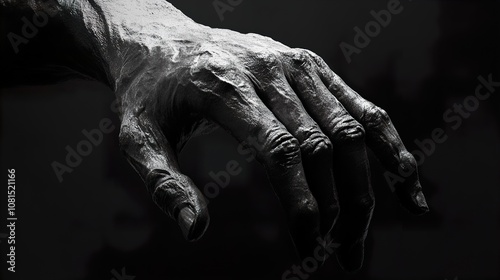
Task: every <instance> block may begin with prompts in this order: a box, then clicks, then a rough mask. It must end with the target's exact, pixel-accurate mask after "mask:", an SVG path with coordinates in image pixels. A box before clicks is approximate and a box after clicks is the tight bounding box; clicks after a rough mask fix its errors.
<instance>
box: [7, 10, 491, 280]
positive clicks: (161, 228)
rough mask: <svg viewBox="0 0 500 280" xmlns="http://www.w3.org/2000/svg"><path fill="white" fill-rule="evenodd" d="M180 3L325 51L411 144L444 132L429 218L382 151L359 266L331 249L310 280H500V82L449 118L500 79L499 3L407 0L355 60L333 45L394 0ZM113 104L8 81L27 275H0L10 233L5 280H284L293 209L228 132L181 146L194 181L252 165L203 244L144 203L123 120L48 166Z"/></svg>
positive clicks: (213, 21) (429, 169)
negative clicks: (394, 187)
mask: <svg viewBox="0 0 500 280" xmlns="http://www.w3.org/2000/svg"><path fill="white" fill-rule="evenodd" d="M171 2H172V3H173V4H174V5H175V6H176V7H178V8H179V9H181V10H182V11H183V12H184V13H186V14H187V15H189V16H191V17H192V18H193V19H194V20H196V21H198V22H200V23H203V24H207V25H210V26H213V27H222V28H231V29H235V30H238V31H241V32H253V33H260V34H264V35H267V36H270V37H272V38H274V39H276V40H278V41H281V42H283V43H285V44H287V45H289V46H292V47H301V48H307V49H310V50H312V51H314V52H316V53H318V54H319V55H320V56H322V57H323V58H324V59H325V60H326V61H327V62H328V64H329V65H330V66H331V67H332V69H333V70H334V71H335V72H336V73H338V74H339V75H340V76H341V77H343V78H344V80H345V81H346V82H347V83H348V84H349V85H350V86H351V87H353V88H354V89H355V90H357V91H358V92H360V93H361V94H362V95H363V96H365V97H366V98H367V99H369V100H371V101H373V102H374V103H376V104H378V105H379V106H381V107H383V108H384V109H386V110H387V111H388V112H389V114H390V115H391V117H392V119H393V122H394V123H395V125H396V127H397V128H398V130H399V132H400V134H401V137H402V138H403V140H404V142H405V144H406V146H407V147H408V149H409V150H410V151H412V150H414V149H416V148H417V147H416V146H415V143H414V140H415V139H420V140H422V139H424V138H429V137H430V135H431V132H432V131H433V130H434V129H435V128H443V129H444V130H446V131H447V135H448V139H447V141H446V142H445V143H442V144H438V145H437V146H436V150H435V152H434V153H432V154H430V155H429V156H427V157H426V158H425V162H424V163H423V165H421V167H420V170H421V180H422V185H423V187H424V191H425V193H426V195H427V197H428V202H429V205H430V208H431V213H429V214H428V215H426V216H423V217H412V216H411V215H409V214H408V213H407V212H405V211H404V210H403V209H401V208H400V207H399V205H398V203H397V201H396V200H395V199H394V197H393V195H392V194H391V193H390V191H389V190H388V187H387V185H386V183H385V180H384V177H383V176H382V174H383V170H382V169H381V167H380V166H379V164H378V162H377V161H376V160H373V161H372V163H373V164H372V165H373V167H372V170H373V182H374V188H375V190H376V198H377V207H376V210H375V215H374V220H373V225H372V228H371V231H370V233H369V236H368V240H367V256H366V263H365V265H364V267H363V269H362V270H361V271H360V272H358V273H356V274H345V273H343V272H341V271H340V269H339V268H338V265H337V264H336V261H335V260H334V258H332V259H330V260H328V262H327V263H326V265H325V266H324V267H323V268H321V269H320V270H319V271H318V273H316V274H315V275H314V276H313V277H311V278H310V279H440V280H441V279H455V277H456V279H460V280H462V279H500V268H499V267H500V266H499V264H500V244H499V243H500V242H499V238H498V236H500V235H499V233H500V219H499V218H500V210H499V198H500V194H499V192H500V172H499V171H500V135H499V128H500V113H499V110H500V107H499V105H500V98H499V96H498V93H499V92H500V89H499V91H498V92H495V93H494V94H492V97H491V98H489V99H488V100H486V101H482V102H481V103H480V106H479V108H478V109H477V110H476V111H475V112H473V113H472V114H471V116H470V117H469V118H467V119H464V121H463V124H462V125H461V126H460V127H459V128H458V129H456V130H454V129H452V128H451V127H450V125H449V124H448V123H446V122H444V120H443V113H444V112H445V111H446V110H448V109H450V108H452V105H453V104H454V103H460V104H461V103H463V101H464V100H465V98H466V97H467V96H470V95H472V94H474V90H475V88H476V86H477V85H478V83H479V82H478V80H477V77H478V76H480V75H482V76H483V77H487V76H488V75H489V74H492V75H493V80H496V81H499V80H500V72H499V71H498V70H499V69H498V66H499V65H500V64H499V62H500V58H499V51H500V48H499V47H500V44H499V40H498V39H499V36H500V19H499V18H500V17H499V16H500V3H499V1H413V2H409V1H402V2H401V3H402V6H403V7H404V10H403V11H402V12H401V13H400V14H398V15H395V16H393V18H392V21H391V23H390V24H389V26H387V27H386V28H383V29H382V31H381V32H380V34H379V35H378V36H377V37H375V38H373V39H372V41H371V43H370V44H369V45H368V46H367V47H366V48H364V49H363V50H362V52H361V53H360V54H355V55H353V56H352V63H350V64H349V63H347V61H346V59H345V58H344V56H343V54H342V52H341V50H340V48H339V44H340V43H341V42H342V41H345V42H347V43H349V44H352V42H353V37H354V31H353V28H354V27H355V26H359V27H361V28H364V26H365V24H366V23H368V22H369V21H371V20H372V16H371V15H370V10H376V11H379V10H381V9H385V8H386V6H387V3H388V1H368V0H366V1H326V0H315V1H311V0H309V1H290V0H288V1H284V0H272V1H271V0H267V1H266V0H244V1H243V3H241V4H240V5H238V6H237V7H235V8H234V11H232V12H227V13H225V14H224V20H223V21H221V20H220V19H219V16H218V15H217V13H216V11H215V9H214V8H213V6H212V2H211V1H194V0H190V1H187V0H175V1H171ZM2 40H6V38H5V37H4V38H2ZM2 52H7V50H2ZM42 55H43V54H42ZM0 63H1V62H0ZM3 70H4V71H8V70H5V69H3ZM8 82H9V81H5V80H4V81H2V84H7V83H8ZM112 101H113V93H112V92H111V90H109V89H108V88H106V87H105V86H104V85H103V84H100V83H97V82H89V81H83V80H71V81H67V82H64V83H60V84H57V85H50V86H46V85H44V86H17V87H11V86H9V87H7V88H3V89H2V90H1V99H0V103H1V107H0V110H1V120H2V121H1V125H2V126H1V131H0V133H1V139H0V144H1V150H0V156H1V168H2V169H1V170H2V171H1V172H2V179H1V180H2V182H6V181H7V171H6V170H7V168H16V177H17V216H18V218H19V221H18V226H17V229H16V231H17V267H16V268H17V270H18V272H17V273H16V274H15V277H14V278H13V275H12V274H11V273H10V272H9V273H8V272H7V271H6V270H5V269H4V267H5V262H4V258H5V254H6V253H7V252H6V246H5V245H6V243H5V241H4V240H2V243H1V244H0V247H1V253H2V254H1V260H2V265H1V267H2V273H1V276H2V277H3V278H2V279H29V280H31V279H39V280H45V279H47V280H81V279H89V280H90V279H92V280H98V279H99V280H100V279H103V280H111V279H112V278H113V274H112V270H116V271H119V272H120V271H121V270H122V268H125V269H126V272H127V274H129V275H134V276H136V278H135V279H136V280H145V279H148V280H152V279H168V280H181V279H182V280H184V279H251V280H253V279H281V275H282V273H283V272H284V271H285V270H287V269H289V268H290V266H291V264H292V262H293V261H294V258H293V248H292V244H291V240H290V239H289V237H288V233H287V229H286V225H285V222H284V215H283V213H282V211H281V209H280V207H279V205H278V201H277V199H276V198H275V197H274V195H273V193H272V191H271V189H270V187H269V184H268V182H267V179H266V177H265V175H264V172H263V169H262V168H261V167H260V166H259V165H258V164H257V163H255V162H250V163H248V162H247V161H246V160H245V158H244V157H242V156H240V155H239V154H238V153H237V151H236V148H237V143H236V141H234V140H233V139H231V138H230V137H229V136H228V135H227V134H226V133H225V132H223V131H220V130H218V131H216V132H214V133H212V134H210V135H208V136H200V137H197V138H194V139H191V141H190V142H189V143H188V145H187V146H186V148H185V150H184V151H183V152H182V153H181V158H180V160H181V166H182V169H183V171H184V172H185V173H186V174H188V175H189V176H190V177H191V178H192V179H193V180H194V182H195V183H196V184H197V185H198V186H204V185H205V184H207V183H209V182H211V181H212V179H211V178H210V177H209V173H210V172H211V171H213V172H219V171H221V170H224V169H225V166H226V164H227V162H228V161H230V160H236V161H237V162H238V163H240V165H241V166H242V167H243V172H242V173H241V174H240V175H238V176H235V177H232V178H231V182H230V186H229V187H227V188H225V189H223V190H222V191H221V194H220V196H218V197H217V198H215V199H213V200H212V201H211V202H210V206H209V209H210V213H211V218H212V220H211V225H210V227H209V229H208V231H207V232H206V234H205V236H204V238H203V239H202V240H200V241H198V242H196V243H188V242H185V241H184V240H183V238H182V236H181V233H180V230H179V229H178V226H177V225H176V224H175V223H174V222H173V221H170V220H169V219H168V218H167V217H166V216H164V215H163V214H162V213H161V211H160V210H159V209H157V207H156V206H155V205H154V203H153V202H152V201H151V199H150V197H149V196H148V194H147V193H146V190H145V187H144V186H143V183H142V182H141V180H140V178H139V176H138V175H137V174H136V173H135V172H134V171H133V169H132V168H131V167H130V166H129V165H128V163H126V161H125V160H124V158H123V157H122V156H121V153H120V152H119V149H118V143H117V134H118V130H117V129H115V130H114V131H113V133H111V134H107V135H105V137H104V142H103V143H102V144H101V145H99V146H97V147H95V148H94V150H93V152H92V154H91V155H89V156H88V157H85V158H84V159H83V162H82V164H81V165H80V166H78V167H77V168H75V169H74V171H73V172H72V173H70V174H65V175H64V181H63V182H62V183H59V182H58V180H57V178H56V176H55V174H54V172H53V170H52V167H51V163H52V162H53V161H59V162H64V157H65V155H66V151H65V147H66V146H67V145H69V146H71V147H75V146H76V145H77V143H78V142H80V141H81V140H83V139H85V137H84V136H83V135H82V133H81V131H82V129H87V130H91V129H94V128H98V124H99V122H100V120H102V119H103V118H111V119H112V120H113V123H114V125H115V127H117V126H118V125H119V121H118V119H117V117H116V116H115V115H114V114H113V113H112V112H111V110H110V106H111V102H112ZM2 185H4V183H2ZM0 192H1V194H2V200H1V205H2V210H1V216H0V217H1V220H2V221H5V212H6V211H5V209H6V206H5V205H6V203H5V202H6V199H5V194H6V189H3V190H1V191H0ZM3 223H4V222H2V224H3ZM3 232H6V229H4V227H3V226H2V227H0V233H3ZM7 276H9V278H6V277H7ZM16 277H17V278H16ZM117 280H119V279H117Z"/></svg>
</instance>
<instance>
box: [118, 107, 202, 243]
mask: <svg viewBox="0 0 500 280" xmlns="http://www.w3.org/2000/svg"><path fill="white" fill-rule="evenodd" d="M120 148H121V149H122V151H123V153H124V154H125V157H126V158H127V160H128V161H129V162H130V164H131V165H132V166H133V167H134V168H135V170H136V171H137V172H138V173H139V175H140V176H141V177H142V179H143V181H144V182H145V184H146V187H147V188H148V190H149V192H150V193H151V195H152V198H153V200H154V202H155V203H156V204H157V205H158V206H159V207H160V208H161V209H162V210H163V211H164V212H165V213H166V214H167V215H169V216H170V217H171V218H172V219H174V220H176V221H177V223H178V224H179V226H180V228H181V230H182V233H183V234H184V237H185V238H186V239H187V240H188V241H195V240H198V239H199V238H201V237H202V236H203V234H204V233H205V231H206V229H207V227H208V224H209V220H210V217H209V215H208V209H207V203H206V201H205V199H204V197H203V194H202V193H201V192H200V191H199V189H198V188H197V187H196V186H195V185H194V183H193V182H192V180H191V179H190V178H189V177H187V176H186V175H184V174H182V173H181V172H180V170H179V166H178V163H177V156H176V153H175V152H174V151H173V149H172V147H171V145H170V143H169V142H168V140H167V138H166V137H165V135H164V134H163V133H162V132H161V130H160V129H159V127H158V126H157V125H156V123H155V122H154V121H152V120H151V119H150V118H149V117H148V116H146V115H145V113H144V112H142V113H141V114H140V115H133V114H124V117H123V118H122V124H121V128H120Z"/></svg>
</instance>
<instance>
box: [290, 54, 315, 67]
mask: <svg viewBox="0 0 500 280" xmlns="http://www.w3.org/2000/svg"><path fill="white" fill-rule="evenodd" d="M290 56H291V61H292V64H293V66H295V67H297V68H300V69H307V70H309V69H311V68H312V58H311V55H310V54H309V52H308V51H307V50H304V49H294V51H293V52H292V53H291V55H290Z"/></svg>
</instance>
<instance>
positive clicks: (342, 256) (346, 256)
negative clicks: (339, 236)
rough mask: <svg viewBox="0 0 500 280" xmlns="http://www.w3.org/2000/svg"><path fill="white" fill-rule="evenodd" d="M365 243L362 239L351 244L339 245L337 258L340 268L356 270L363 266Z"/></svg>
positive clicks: (350, 270)
mask: <svg viewBox="0 0 500 280" xmlns="http://www.w3.org/2000/svg"><path fill="white" fill-rule="evenodd" d="M364 250H365V245H364V242H363V241H361V240H360V241H357V242H356V243H354V244H353V245H351V246H342V245H341V246H340V248H339V253H338V254H337V259H338V261H339V264H340V266H341V267H342V269H344V270H345V271H348V272H356V271H358V270H359V269H361V267H362V266H363V259H364Z"/></svg>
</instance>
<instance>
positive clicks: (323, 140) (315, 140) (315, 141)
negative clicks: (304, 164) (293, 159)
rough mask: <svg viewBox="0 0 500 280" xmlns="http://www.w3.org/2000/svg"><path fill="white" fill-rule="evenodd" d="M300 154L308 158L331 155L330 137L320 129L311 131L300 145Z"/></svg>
mask: <svg viewBox="0 0 500 280" xmlns="http://www.w3.org/2000/svg"><path fill="white" fill-rule="evenodd" d="M301 150H302V154H303V155H304V157H306V158H308V159H317V158H325V157H330V156H332V155H333V146H332V142H331V141H330V139H329V138H328V137H327V136H326V135H324V134H323V133H322V132H321V131H318V130H316V131H314V132H313V133H311V134H310V135H309V136H308V137H307V138H306V140H304V141H303V143H302V145H301Z"/></svg>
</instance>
